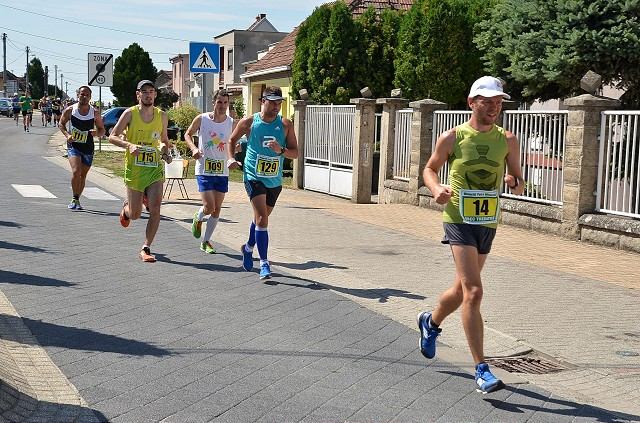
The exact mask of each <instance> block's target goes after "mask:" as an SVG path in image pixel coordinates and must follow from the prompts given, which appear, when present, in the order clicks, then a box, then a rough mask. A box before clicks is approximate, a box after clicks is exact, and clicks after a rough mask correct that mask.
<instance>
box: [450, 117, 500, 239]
mask: <svg viewBox="0 0 640 423" xmlns="http://www.w3.org/2000/svg"><path fill="white" fill-rule="evenodd" d="M507 153H508V148H507V136H506V134H505V130H504V129H503V128H501V127H499V126H497V125H493V128H491V130H490V131H488V132H479V131H477V130H475V129H473V128H472V127H471V126H470V125H469V123H468V122H465V123H463V124H462V125H459V126H457V127H456V141H455V144H454V146H453V151H452V153H451V155H449V160H448V163H449V184H450V185H451V190H452V196H451V199H450V200H449V202H448V203H447V205H446V207H445V209H444V212H443V220H444V222H446V223H465V222H464V221H463V219H462V215H461V214H460V191H461V190H478V191H499V189H500V187H501V185H502V180H503V177H504V170H505V159H506V157H507ZM497 209H498V210H499V204H497ZM484 226H487V227H490V228H495V227H497V223H490V224H486V225H484Z"/></svg>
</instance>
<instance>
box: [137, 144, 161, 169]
mask: <svg viewBox="0 0 640 423" xmlns="http://www.w3.org/2000/svg"><path fill="white" fill-rule="evenodd" d="M138 150H139V151H138V155H137V156H136V161H135V165H136V166H142V167H157V166H158V150H157V149H156V148H155V147H140V148H138Z"/></svg>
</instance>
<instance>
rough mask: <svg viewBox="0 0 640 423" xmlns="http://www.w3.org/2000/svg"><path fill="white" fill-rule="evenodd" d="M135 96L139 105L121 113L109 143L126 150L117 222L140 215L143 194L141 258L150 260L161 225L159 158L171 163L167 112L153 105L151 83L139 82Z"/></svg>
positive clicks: (162, 167)
mask: <svg viewBox="0 0 640 423" xmlns="http://www.w3.org/2000/svg"><path fill="white" fill-rule="evenodd" d="M136 96H137V97H138V105H137V106H133V107H131V108H129V109H127V110H125V111H124V112H123V113H122V116H120V119H119V120H118V123H117V124H116V126H114V127H113V130H112V131H111V134H110V135H109V142H110V143H112V144H115V145H117V146H119V147H122V148H124V149H125V150H126V152H125V170H124V182H125V185H126V186H127V199H126V200H125V201H124V204H123V205H122V210H121V211H120V224H121V225H122V226H124V227H125V228H126V227H127V226H129V224H130V223H131V221H132V220H136V219H138V218H139V217H140V215H141V214H142V203H143V198H144V195H145V193H146V196H147V199H148V206H147V207H148V210H149V220H148V221H147V230H146V238H145V240H144V244H143V245H142V249H141V250H140V258H141V259H142V260H143V261H145V262H151V263H152V262H155V261H156V258H155V256H153V255H152V254H151V243H152V242H153V239H154V238H155V235H156V232H157V231H158V227H159V226H160V203H161V202H162V184H163V182H164V163H162V160H164V161H166V162H167V163H170V162H171V156H169V154H168V151H169V148H170V147H171V144H170V142H169V137H168V136H167V122H168V120H167V115H166V114H165V113H164V112H163V111H162V110H160V109H158V108H156V107H154V105H153V104H154V102H155V99H156V89H155V86H154V85H153V82H151V81H149V80H143V81H140V82H139V83H138V87H137V90H136Z"/></svg>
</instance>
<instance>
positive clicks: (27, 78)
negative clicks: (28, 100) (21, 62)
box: [24, 46, 30, 94]
mask: <svg viewBox="0 0 640 423" xmlns="http://www.w3.org/2000/svg"><path fill="white" fill-rule="evenodd" d="M26 51H27V73H25V74H24V81H25V84H24V93H25V94H26V93H27V91H30V90H29V46H27V49H26Z"/></svg>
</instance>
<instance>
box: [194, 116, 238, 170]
mask: <svg viewBox="0 0 640 423" xmlns="http://www.w3.org/2000/svg"><path fill="white" fill-rule="evenodd" d="M232 129H233V119H232V118H230V117H229V116H227V118H226V119H225V120H224V122H220V123H218V122H214V121H213V119H211V117H209V113H203V114H201V115H200V130H199V131H198V148H199V149H200V151H201V152H202V157H200V158H199V159H198V160H196V171H195V174H196V175H202V176H229V169H228V168H227V148H229V138H230V137H231V131H232Z"/></svg>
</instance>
